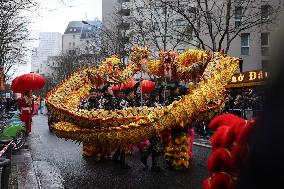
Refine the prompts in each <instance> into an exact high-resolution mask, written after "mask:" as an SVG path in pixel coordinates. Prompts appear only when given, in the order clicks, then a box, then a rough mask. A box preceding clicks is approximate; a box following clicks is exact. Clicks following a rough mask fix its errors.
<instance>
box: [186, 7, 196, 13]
mask: <svg viewBox="0 0 284 189" xmlns="http://www.w3.org/2000/svg"><path fill="white" fill-rule="evenodd" d="M188 12H189V13H194V14H195V13H196V12H197V9H196V7H189V8H188Z"/></svg>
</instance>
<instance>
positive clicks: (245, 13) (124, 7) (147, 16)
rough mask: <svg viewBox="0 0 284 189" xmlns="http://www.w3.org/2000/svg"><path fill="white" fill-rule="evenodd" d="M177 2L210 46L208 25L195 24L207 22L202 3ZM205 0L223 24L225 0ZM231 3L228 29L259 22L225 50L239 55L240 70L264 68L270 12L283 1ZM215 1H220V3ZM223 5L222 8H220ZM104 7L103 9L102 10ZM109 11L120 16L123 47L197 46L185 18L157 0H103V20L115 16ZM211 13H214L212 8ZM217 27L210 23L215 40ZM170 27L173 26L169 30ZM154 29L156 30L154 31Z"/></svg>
mask: <svg viewBox="0 0 284 189" xmlns="http://www.w3.org/2000/svg"><path fill="white" fill-rule="evenodd" d="M170 1H173V0H168V2H170ZM173 2H177V1H173ZM178 2H179V7H182V9H183V10H184V11H188V12H187V14H192V19H195V21H196V22H195V24H196V25H195V26H196V28H197V29H199V30H198V31H199V33H198V34H199V35H200V36H199V37H200V38H201V39H202V40H203V42H204V43H205V44H206V46H205V47H206V48H207V49H209V50H213V49H212V39H211V38H210V36H209V32H208V26H207V28H205V29H204V28H202V26H201V27H200V28H198V26H197V25H199V24H200V22H201V23H205V22H206V20H204V18H202V17H201V16H200V14H201V11H202V10H204V7H199V5H198V3H197V1H196V0H179V1H178ZM208 2H209V7H213V6H212V4H213V3H214V6H215V7H217V8H216V9H212V10H214V11H216V13H218V14H217V15H220V16H219V18H218V17H217V18H218V20H220V25H221V27H224V26H223V25H224V24H225V22H224V20H225V17H226V9H224V7H223V5H225V4H224V2H225V1H217V0H210V1H208ZM226 2H227V1H226ZM226 2H225V3H226ZM210 3H211V4H210ZM231 3H232V6H231V10H230V11H231V15H230V24H229V27H230V30H234V27H235V28H238V27H242V26H243V25H244V24H249V23H254V22H255V23H257V22H258V23H259V24H255V25H254V24H252V25H254V26H251V27H247V29H246V28H244V29H242V31H241V32H239V33H238V34H237V35H236V37H235V38H234V39H233V40H232V41H231V42H230V45H229V50H228V54H230V55H231V56H236V57H240V58H242V60H243V63H242V65H241V70H240V71H249V70H259V69H266V67H267V65H268V64H269V46H270V36H271V32H272V31H273V28H274V27H275V25H277V23H275V22H277V21H276V20H277V16H275V15H273V14H272V12H273V11H275V10H276V8H277V9H278V8H279V7H280V6H282V5H280V4H279V3H278V2H277V1H268V0H256V1H247V0H234V1H232V2H231ZM249 3H250V4H249ZM218 4H220V6H219V7H218ZM222 7H223V9H221V8H222ZM104 10H106V11H105V12H104ZM212 10H211V11H212ZM222 10H223V11H222ZM278 11H279V10H278ZM111 12H112V13H111ZM111 14H112V15H116V17H117V15H120V16H121V22H120V23H119V24H118V25H117V27H118V28H119V29H120V30H121V32H122V36H124V37H125V39H127V40H125V49H126V50H127V49H129V47H130V46H131V45H132V44H140V45H143V44H148V45H150V47H151V49H154V52H158V51H159V50H161V49H166V50H170V49H174V50H176V51H178V52H183V50H185V49H188V48H196V47H194V46H198V40H196V35H194V33H191V32H192V30H191V29H192V28H191V27H190V26H189V25H188V21H186V20H185V18H184V17H182V16H180V15H179V14H176V12H175V11H172V10H171V9H170V8H168V7H166V6H163V3H161V1H159V0H157V1H151V0H106V1H105V0H104V1H103V23H106V22H107V21H109V20H111V19H110V18H113V17H115V16H110V15H111ZM210 14H214V12H211V13H210ZM213 16H214V15H213ZM198 17H199V18H198ZM197 18H198V19H197ZM207 18H208V17H207ZM202 19H203V20H202ZM214 22H216V20H214ZM278 24H279V23H278ZM213 25H214V24H213ZM216 25H218V24H216ZM217 27H218V26H216V27H215V28H214V27H213V33H214V34H216V37H215V40H219V39H220V38H221V35H220V34H219V33H218V29H219V28H217ZM147 28H148V30H147ZM172 28H174V29H175V30H172ZM153 30H155V31H156V32H153ZM165 30H166V31H165ZM178 31H188V32H178ZM184 33H188V34H189V35H188V36H185V35H182V34H184ZM220 33H221V31H220ZM232 35H233V33H232ZM226 37H227V36H226ZM229 37H232V36H229ZM218 42H219V41H218ZM226 45H227V39H226V38H225V40H224V41H223V42H222V44H221V46H222V47H221V49H226V47H227V46H226ZM210 47H211V48H210Z"/></svg>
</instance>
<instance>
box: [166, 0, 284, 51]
mask: <svg viewBox="0 0 284 189" xmlns="http://www.w3.org/2000/svg"><path fill="white" fill-rule="evenodd" d="M161 1H162V2H163V4H165V5H168V6H169V7H170V8H171V9H172V10H173V11H175V12H176V13H178V14H180V15H181V16H182V17H183V19H184V20H185V21H186V22H187V25H188V26H189V27H190V28H191V31H192V32H193V34H194V40H195V41H196V43H193V45H194V44H195V46H197V47H199V48H202V49H210V50H212V51H221V50H222V49H225V52H226V53H227V52H228V51H229V49H230V46H231V43H232V41H233V40H234V39H235V38H236V37H237V36H238V35H240V34H241V32H244V31H246V30H248V29H255V28H257V27H258V26H261V27H264V26H265V25H266V24H270V26H271V24H275V21H276V20H277V16H278V15H279V13H280V12H281V11H282V10H283V0H277V1H261V0H193V1H189V0H161ZM184 3H191V4H192V7H191V8H190V9H187V10H185V9H184V7H183V6H182V5H183V4H184ZM181 34H182V33H181ZM185 35H186V33H185Z"/></svg>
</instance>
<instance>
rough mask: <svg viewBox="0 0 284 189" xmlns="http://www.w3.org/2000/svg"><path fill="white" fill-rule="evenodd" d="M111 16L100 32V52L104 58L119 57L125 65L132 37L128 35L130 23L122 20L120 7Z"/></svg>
mask: <svg viewBox="0 0 284 189" xmlns="http://www.w3.org/2000/svg"><path fill="white" fill-rule="evenodd" d="M115 9H116V10H115V11H114V12H113V13H112V14H111V15H109V20H107V21H106V22H105V23H103V25H102V27H101V30H100V36H101V37H100V44H101V45H100V46H101V48H100V51H101V54H102V56H103V58H106V57H109V56H111V55H113V54H116V55H118V56H119V57H120V58H121V59H122V62H123V63H125V60H126V57H127V53H126V52H127V51H128V50H129V49H130V46H131V45H130V43H129V39H130V35H127V34H126V31H127V30H128V28H129V23H127V22H124V20H123V19H122V15H121V12H120V11H119V10H120V9H119V7H116V8H115Z"/></svg>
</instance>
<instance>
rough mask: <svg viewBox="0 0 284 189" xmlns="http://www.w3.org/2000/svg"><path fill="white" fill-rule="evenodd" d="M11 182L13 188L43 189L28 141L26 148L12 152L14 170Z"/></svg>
mask: <svg viewBox="0 0 284 189" xmlns="http://www.w3.org/2000/svg"><path fill="white" fill-rule="evenodd" d="M10 178H11V179H10V180H9V183H10V185H11V188H13V189H16V188H17V189H27V188H29V189H41V187H40V180H39V178H38V177H37V176H36V171H35V167H34V165H33V160H32V155H31V152H30V149H29V142H28V141H27V142H26V144H25V146H24V148H23V149H20V150H19V151H15V152H13V154H12V170H11V174H10Z"/></svg>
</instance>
